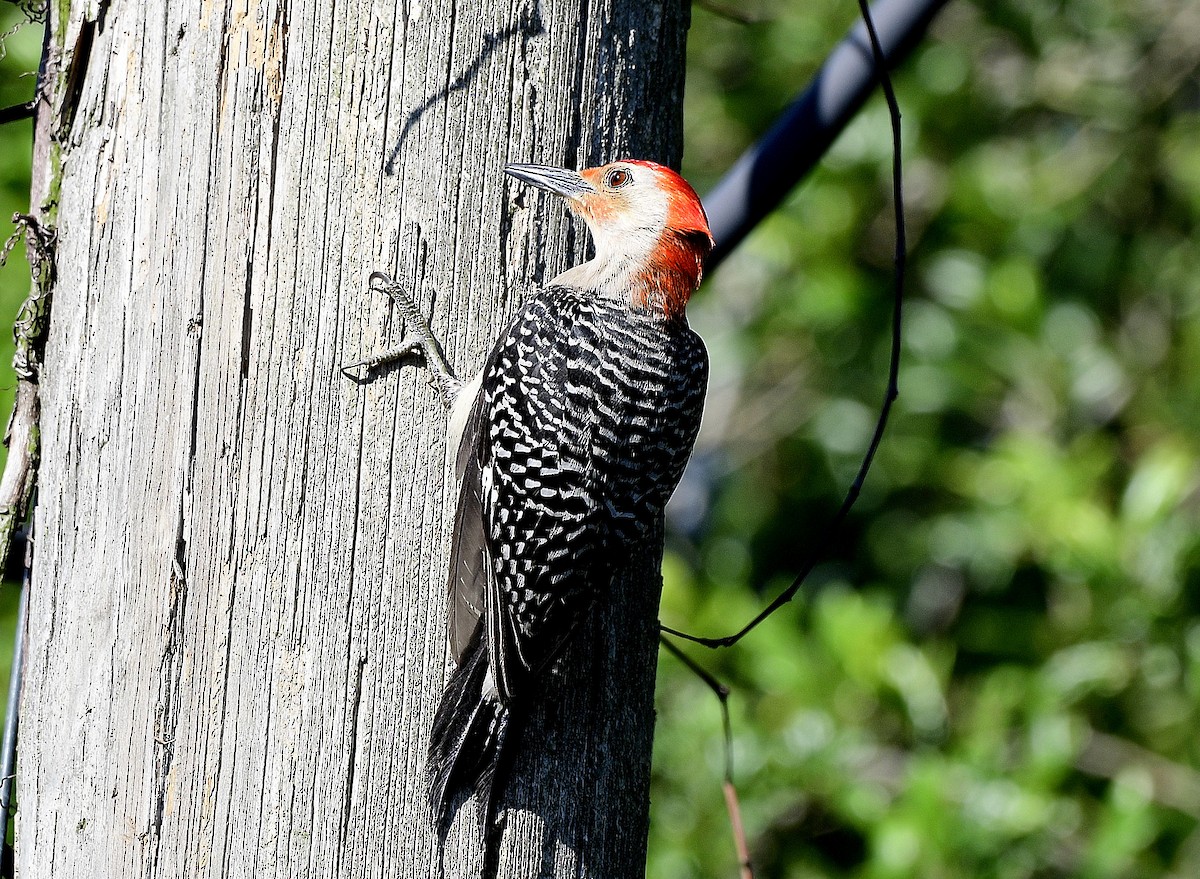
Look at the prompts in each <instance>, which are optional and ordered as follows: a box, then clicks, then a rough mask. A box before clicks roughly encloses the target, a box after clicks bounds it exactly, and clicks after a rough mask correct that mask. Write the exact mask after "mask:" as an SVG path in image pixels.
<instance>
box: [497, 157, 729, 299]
mask: <svg viewBox="0 0 1200 879" xmlns="http://www.w3.org/2000/svg"><path fill="white" fill-rule="evenodd" d="M504 170H505V172H506V173H508V174H510V175H512V176H513V177H516V178H517V179H518V180H521V181H524V182H525V183H529V184H532V185H533V186H536V187H538V188H539V189H544V190H546V191H547V192H553V193H555V194H556V195H560V196H562V197H563V198H565V199H566V200H567V204H568V206H569V207H570V208H571V210H572V211H573V212H574V213H576V214H578V215H579V216H581V217H582V218H583V219H584V222H586V223H587V225H588V228H589V229H590V230H591V233H592V239H593V241H594V242H595V244H596V256H595V258H593V259H592V260H590V261H588V262H586V263H584V264H583V265H581V266H576V267H575V268H574V269H571V270H570V271H568V272H566V273H565V274H564V275H562V276H560V277H559V278H558V279H556V281H557V282H560V283H572V284H575V285H577V286H580V287H590V288H593V289H596V290H598V291H599V292H602V293H606V294H616V295H628V297H629V303H630V305H631V307H633V308H643V309H644V308H649V309H657V310H661V311H662V312H663V313H664V314H666V315H668V316H672V317H674V316H682V314H683V311H684V307H685V306H686V305H687V301H688V299H689V298H690V297H691V295H692V293H693V292H695V290H696V288H697V287H699V286H700V279H701V277H702V275H703V272H704V260H705V259H706V258H707V257H708V254H709V252H710V251H711V250H712V247H713V238H712V234H711V233H710V232H709V230H708V218H707V217H706V216H705V215H704V208H703V206H702V205H701V204H700V198H699V196H697V195H696V191H695V190H694V189H692V187H691V186H690V185H688V182H687V181H686V180H684V179H683V178H682V177H680V176H679V175H678V174H676V173H675V172H674V171H672V170H671V169H670V168H668V167H666V166H665V165H659V164H657V163H655V162H645V161H641V160H637V159H622V160H620V161H617V162H612V163H610V164H607V165H601V166H600V167H598V168H585V169H584V170H582V171H571V170H568V169H565V168H553V167H547V166H544V165H508V166H507V167H505V169H504Z"/></svg>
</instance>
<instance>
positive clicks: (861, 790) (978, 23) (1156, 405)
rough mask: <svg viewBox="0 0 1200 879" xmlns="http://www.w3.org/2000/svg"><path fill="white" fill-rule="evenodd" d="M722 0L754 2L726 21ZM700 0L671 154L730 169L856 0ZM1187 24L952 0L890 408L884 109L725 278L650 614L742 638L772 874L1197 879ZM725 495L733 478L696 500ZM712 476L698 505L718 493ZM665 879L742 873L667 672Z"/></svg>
mask: <svg viewBox="0 0 1200 879" xmlns="http://www.w3.org/2000/svg"><path fill="white" fill-rule="evenodd" d="M731 8H734V7H733V6H732V5H731ZM736 8H737V10H738V13H739V14H746V13H748V15H749V17H751V18H754V19H756V20H755V21H754V22H753V23H749V24H746V23H738V22H735V21H731V20H729V19H728V18H724V17H721V16H719V15H715V14H713V12H712V11H711V8H705V7H701V6H699V5H694V6H693V19H692V31H691V35H690V48H689V69H688V80H687V82H688V96H687V105H686V106H687V110H686V125H687V139H686V153H685V174H687V176H689V178H690V179H691V180H693V181H694V182H695V183H696V185H697V188H698V189H699V190H700V191H705V190H706V189H708V188H709V187H710V186H711V184H712V183H713V182H715V180H716V179H717V178H718V176H719V175H720V173H721V172H722V171H723V170H724V169H725V168H727V167H728V166H729V164H730V163H731V162H732V160H733V159H734V158H735V157H736V155H737V154H738V153H739V152H740V151H741V150H742V149H743V148H744V147H745V146H746V145H747V144H748V143H749V142H751V141H752V140H753V138H754V137H755V136H756V135H757V134H758V133H759V132H761V131H762V130H764V129H765V128H766V127H767V126H768V125H769V124H770V122H771V120H772V119H773V118H774V117H775V115H776V114H777V113H778V112H779V111H780V110H781V109H782V108H783V107H784V106H785V104H786V103H787V101H788V100H790V98H791V97H792V96H793V94H794V93H795V92H796V91H798V89H799V88H800V87H801V86H802V85H803V84H804V83H805V82H806V81H807V80H808V78H809V77H810V76H811V75H812V73H813V72H814V69H815V67H816V65H818V64H819V62H820V60H821V59H822V58H823V56H824V55H825V53H826V52H827V51H828V49H829V47H830V46H832V45H833V44H834V42H835V41H836V40H837V39H838V38H839V37H840V36H841V35H842V34H843V33H844V32H845V30H846V29H847V28H848V27H849V26H850V24H851V23H852V22H853V21H854V19H855V16H856V12H857V10H856V4H854V3H848V2H845V0H836V2H834V0H812V2H807V3H803V4H800V3H796V4H787V3H783V2H775V0H761V2H759V3H757V4H755V5H751V6H749V7H747V6H745V5H742V6H737V7H736ZM1198 63H1200V7H1197V5H1196V4H1195V3H1194V0H1072V2H1070V3H1066V2H1052V0H995V2H987V3H983V2H979V3H971V2H962V0H953V2H951V3H950V4H949V6H948V7H947V8H946V9H945V10H944V11H943V13H942V15H941V17H940V18H939V19H938V21H937V22H936V23H935V26H934V28H933V32H932V34H931V35H930V37H929V39H927V40H926V41H925V42H924V43H923V44H922V46H921V47H920V49H919V50H918V51H917V52H916V54H915V56H914V57H913V58H912V59H910V61H909V62H908V63H907V64H906V65H905V66H904V68H903V69H902V70H901V71H900V72H899V73H898V75H897V80H896V86H897V91H898V93H899V98H900V102H901V105H902V111H903V114H904V158H905V163H906V196H907V209H908V218H909V224H910V226H909V236H910V245H911V248H910V249H911V253H912V262H911V277H910V287H909V291H910V292H909V296H908V300H907V313H906V327H905V341H904V349H903V367H902V372H901V376H900V384H901V396H900V399H899V401H898V403H897V406H896V409H895V411H894V414H893V418H892V423H891V427H890V429H889V432H888V435H887V438H886V440H885V442H884V445H883V448H882V450H881V452H880V455H879V458H878V462H877V464H876V466H875V468H874V470H873V471H872V473H871V476H870V479H869V481H868V483H867V486H866V490H865V492H864V494H863V497H862V500H861V501H860V502H859V504H858V506H857V507H856V509H855V512H854V513H853V515H852V516H851V520H850V523H849V526H848V527H847V529H846V530H845V533H844V534H843V535H842V536H841V537H840V538H838V539H837V540H836V541H834V543H833V544H832V545H828V546H818V545H817V543H816V542H817V541H818V540H820V539H821V535H822V532H823V524H824V523H825V522H827V521H828V520H829V518H830V517H831V515H832V514H833V511H834V510H835V509H836V508H837V505H838V504H839V503H840V501H841V498H842V496H843V495H844V493H845V490H846V488H847V487H848V485H849V484H850V482H851V481H852V478H853V473H854V470H855V467H856V466H857V463H858V461H859V458H860V456H861V454H862V451H863V449H864V448H865V445H866V442H867V439H868V436H869V432H870V429H871V427H872V422H873V418H874V414H875V411H876V410H877V409H878V406H879V403H880V399H881V397H882V393H883V388H884V381H885V375H886V360H887V345H888V338H887V321H888V317H889V304H890V302H889V296H890V279H889V272H890V265H891V248H892V242H893V238H892V236H893V231H894V230H893V227H892V223H891V217H890V210H891V207H890V200H889V186H890V183H889V172H890V166H889V158H890V142H889V138H890V131H889V128H888V121H887V115H886V107H885V106H884V104H883V103H882V100H877V101H875V102H873V103H871V104H870V105H869V107H868V108H867V110H866V112H865V113H863V114H862V116H861V117H860V118H859V119H858V120H857V121H856V122H855V123H854V124H853V125H852V127H851V128H850V129H849V130H848V131H847V132H846V133H845V135H844V136H843V137H842V138H841V139H840V140H839V141H838V142H837V144H836V146H835V147H834V149H833V151H832V153H831V154H830V155H829V156H828V158H827V160H826V161H825V162H824V163H823V165H822V167H821V169H820V170H819V171H818V172H817V173H816V174H814V175H813V177H812V178H811V179H810V180H809V181H808V182H807V183H806V184H805V185H804V186H802V187H801V188H800V189H798V190H797V191H796V192H794V193H793V194H792V195H791V196H789V198H788V201H787V205H786V208H785V209H784V210H782V211H780V212H779V213H778V214H776V215H775V216H773V217H772V218H771V219H770V220H769V221H768V222H767V223H766V224H765V225H764V226H763V227H762V228H761V229H759V230H758V231H757V232H756V233H755V234H754V235H753V237H752V238H751V239H749V240H748V241H747V242H746V244H745V246H744V247H742V248H741V249H740V251H739V252H738V253H737V254H736V255H734V256H733V257H731V258H730V259H729V261H728V262H727V263H726V264H725V265H724V266H723V267H721V268H720V270H719V271H717V272H716V273H715V274H714V276H713V277H712V278H711V279H710V280H709V281H708V282H707V284H706V286H705V287H704V288H703V290H702V292H701V294H699V296H698V297H697V300H696V302H695V305H694V307H693V309H692V314H693V322H694V323H695V324H696V325H697V326H698V328H699V329H700V331H701V333H702V334H703V335H704V336H705V338H706V340H707V341H708V343H709V347H710V350H711V351H712V354H713V360H714V368H713V374H714V379H713V387H712V392H711V396H710V403H709V409H708V412H707V416H706V425H705V434H704V437H703V439H702V449H701V452H700V454H699V457H698V460H697V463H698V464H699V465H700V466H699V467H698V468H696V470H698V471H700V472H699V474H697V473H696V472H695V471H694V472H693V474H691V477H692V478H693V482H694V483H698V484H693V485H689V486H685V489H684V490H685V492H686V494H685V497H686V500H687V501H688V503H687V504H686V505H683V506H685V507H686V510H687V516H686V517H685V516H684V515H680V516H679V517H678V518H679V519H680V520H684V519H688V518H689V517H692V516H694V515H695V510H696V501H697V500H698V499H701V500H703V499H705V498H707V507H706V512H705V513H704V515H703V517H702V519H701V520H700V521H698V522H693V521H684V524H685V525H686V526H688V527H689V529H690V532H689V533H690V540H688V539H680V540H678V541H677V542H675V543H674V544H673V546H672V551H671V552H670V553H669V557H668V561H667V566H666V593H665V596H664V605H663V612H662V617H663V620H664V622H665V623H667V624H668V625H672V626H676V627H678V628H682V629H684V630H687V631H690V632H693V633H698V634H707V635H721V634H727V633H729V632H731V631H732V630H734V629H736V628H737V627H739V626H740V625H741V624H742V623H743V622H745V621H747V620H748V619H749V618H750V617H752V616H753V614H754V612H755V611H756V610H757V609H758V608H759V607H761V606H762V605H763V603H764V602H765V600H766V599H768V598H770V597H773V596H774V595H775V594H776V593H777V592H778V591H779V590H781V589H782V588H783V587H784V586H785V585H786V584H787V583H788V582H789V581H790V579H791V576H792V575H793V574H794V572H795V571H796V570H797V569H798V568H799V566H800V564H801V563H802V561H803V560H804V558H805V557H806V554H807V553H808V552H810V551H813V550H819V551H820V552H821V556H822V558H823V559H824V560H825V561H824V562H823V563H822V565H821V566H820V567H819V568H818V570H817V571H816V572H815V574H814V576H813V577H812V578H811V580H810V588H808V589H807V590H806V591H805V592H804V593H802V598H801V599H799V600H797V602H796V603H795V604H793V605H791V606H789V607H788V608H786V609H784V610H782V611H781V612H779V613H778V614H777V615H776V616H775V617H774V618H773V619H772V620H770V621H769V622H767V623H766V624H764V625H763V626H762V627H761V628H760V629H758V630H757V631H756V632H755V633H754V634H753V635H751V636H750V637H749V638H747V639H746V640H745V641H743V642H742V644H741V645H739V646H738V647H736V648H734V649H733V650H729V651H724V652H721V653H718V654H712V653H709V652H707V651H704V650H702V649H699V648H690V649H689V652H690V653H691V654H692V655H693V656H695V657H696V658H697V659H699V660H701V661H703V662H704V663H706V664H707V666H708V667H710V668H711V669H713V670H714V672H716V673H717V674H718V676H719V677H720V678H721V679H722V680H724V681H725V682H726V683H727V684H729V685H730V686H731V687H732V688H733V690H734V695H733V697H732V700H731V704H732V708H733V715H734V745H735V747H734V752H735V761H736V774H737V779H738V782H739V786H740V790H741V797H742V804H743V809H744V812H745V818H746V823H747V832H748V835H749V837H750V841H751V846H752V849H753V854H754V856H755V861H756V866H757V868H758V875H759V876H761V877H785V876H786V877H810V876H811V877H835V876H837V877H840V876H847V877H849V876H854V877H924V879H937V877H962V879H977V877H998V879H999V877H1004V879H1009V877H1013V879H1015V877H1055V876H1085V877H1110V876H1111V877H1118V876H1138V877H1150V876H1176V877H1195V876H1200V833H1198V832H1197V817H1198V816H1200V774H1198V773H1197V770H1196V766H1197V757H1198V755H1200V734H1198V720H1200V718H1198V707H1200V706H1198V697H1200V622H1198V621H1197V618H1196V611H1197V607H1198V605H1200V536H1198V534H1200V531H1198V528H1197V525H1198V520H1200V493H1198V486H1200V468H1198V466H1197V445H1198V440H1200V369H1198V368H1197V367H1198V366H1200V319H1198V318H1200V314H1198V311H1200V248H1198V246H1197V242H1196V228H1195V226H1196V217H1197V214H1198V211H1200V82H1198V80H1197V76H1196V69H1197V64H1198ZM706 480H707V481H708V482H709V483H710V484H708V485H706V484H705V482H706ZM706 492H707V493H706ZM660 670H661V678H660V682H661V683H660V695H659V706H660V717H659V727H658V738H657V742H656V753H655V763H654V767H655V787H654V811H653V821H652V830H651V833H652V856H651V864H650V871H649V875H651V876H663V877H715V876H734V875H736V865H735V858H734V854H733V848H732V842H731V834H730V831H729V827H728V820H727V818H726V816H725V812H724V808H723V804H722V798H721V791H720V786H719V785H720V777H721V764H722V758H721V733H720V722H719V714H718V709H717V704H716V700H715V699H714V698H713V697H712V695H711V694H710V693H709V692H708V691H707V690H706V689H705V688H704V687H703V685H701V684H700V683H699V682H698V681H696V680H694V679H693V678H692V677H691V676H690V674H689V673H688V672H686V671H685V670H684V669H682V667H681V666H680V665H679V664H678V663H677V662H675V661H674V660H673V659H671V658H670V657H669V656H667V655H666V654H664V655H663V658H662V660H661V663H660Z"/></svg>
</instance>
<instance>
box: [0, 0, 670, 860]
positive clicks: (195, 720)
mask: <svg viewBox="0 0 1200 879" xmlns="http://www.w3.org/2000/svg"><path fill="white" fill-rule="evenodd" d="M686 14H687V13H686V4H683V3H679V2H677V0H661V2H657V0H584V2H583V3H582V4H573V3H544V2H540V0H514V2H512V3H509V4H461V5H460V4H457V3H453V2H452V3H450V4H437V3H426V2H418V0H409V2H403V0H402V2H389V3H380V2H378V0H374V2H367V0H347V2H338V3H335V4H329V3H317V2H304V0H261V2H250V0H229V2H228V3H214V2H204V3H184V2H182V0H165V2H162V3H148V4H133V3H109V2H107V0H67V2H61V3H52V4H50V21H49V29H50V30H49V33H50V48H49V54H48V56H47V57H48V59H49V67H48V79H47V84H48V90H49V94H48V102H47V103H45V104H44V105H41V106H39V108H38V112H39V114H49V116H48V117H47V116H45V115H42V116H41V118H40V120H39V122H40V124H39V131H40V130H43V129H44V130H46V131H47V132H48V133H49V136H50V137H49V139H48V140H46V141H44V143H43V146H44V149H43V150H42V151H41V152H35V155H37V156H39V158H38V161H40V162H43V163H44V165H43V166H42V167H40V168H35V172H34V173H35V179H44V180H45V181H47V182H46V185H45V187H44V188H43V190H42V196H39V198H38V203H39V204H40V205H41V206H42V207H44V208H45V213H44V215H43V216H44V218H46V219H48V220H49V221H51V222H52V223H53V225H54V226H55V227H56V230H57V240H56V244H55V251H54V259H55V268H56V275H55V277H56V282H55V283H54V287H53V291H52V292H53V313H52V316H51V322H50V329H49V338H48V343H47V348H46V354H45V361H46V362H45V368H44V370H43V373H42V376H41V394H42V400H41V402H42V418H41V429H40V433H41V439H42V448H41V471H40V475H39V481H38V494H37V509H36V515H37V535H36V536H37V540H36V545H35V553H34V575H33V583H32V588H31V592H30V607H29V623H28V638H27V666H26V669H27V671H26V674H27V677H26V681H25V685H24V693H23V699H22V706H21V712H22V713H21V726H20V735H21V742H20V751H19V764H18V802H19V804H20V806H19V812H18V818H17V842H16V858H17V869H18V874H19V875H22V876H25V877H42V876H45V877H51V876H85V875H86V876H89V877H94V879H109V877H112V879H116V877H120V879H128V877H164V879H176V877H184V876H186V877H204V876H220V877H226V876H228V877H243V876H245V877H250V876H253V877H256V879H257V877H263V876H279V877H288V879H293V877H309V876H312V877H327V876H328V877H355V879H358V877H364V876H366V877H404V879H409V877H414V876H436V875H439V872H438V869H437V865H436V864H435V863H434V861H435V859H436V844H435V838H434V835H433V832H432V828H431V827H430V822H429V818H428V815H427V814H426V806H425V803H424V791H425V785H424V778H423V771H422V770H423V764H424V753H425V748H426V744H427V737H428V732H429V725H430V722H431V717H432V712H433V707H434V705H435V704H436V700H437V696H438V693H439V691H440V690H441V686H442V683H443V681H444V675H445V673H446V670H447V651H446V644H445V635H444V613H445V594H444V582H445V570H446V563H447V550H448V547H449V541H448V534H449V526H450V521H451V519H452V518H453V509H454V505H453V486H452V484H451V480H450V479H449V478H448V473H449V469H450V468H449V460H448V454H447V450H446V448H445V443H444V424H445V416H444V413H443V412H442V410H441V405H440V403H439V402H438V401H437V399H436V398H435V395H434V393H433V391H432V390H431V389H430V388H428V387H427V386H426V384H425V382H424V379H423V378H422V377H421V376H420V375H419V373H418V372H417V371H416V370H410V369H400V368H392V369H385V370H383V371H382V372H381V373H380V374H378V375H377V376H376V377H375V378H374V379H373V380H371V381H367V382H362V383H355V382H354V381H351V380H348V379H347V378H346V377H344V376H343V375H342V374H341V373H340V372H339V369H338V367H339V365H340V364H342V363H344V362H347V361H350V360H354V359H357V357H358V355H359V354H361V353H363V352H370V351H373V350H378V349H380V348H384V347H387V345H388V344H389V343H394V342H396V341H398V340H399V339H400V338H401V335H402V332H403V327H402V326H400V325H399V321H398V318H397V317H396V316H395V315H393V314H392V313H391V312H390V311H389V308H388V305H387V303H386V302H385V301H383V299H382V298H381V297H378V296H376V295H374V294H372V293H371V292H370V291H369V290H368V289H367V283H366V282H367V277H368V275H369V273H370V272H371V271H374V270H387V271H389V272H391V273H393V274H395V275H396V276H397V277H398V278H399V279H400V280H401V281H402V282H403V283H406V284H407V285H408V287H409V289H411V290H412V291H413V293H414V297H415V298H416V300H417V301H418V303H420V304H421V306H422V307H423V309H424V310H425V311H426V312H427V313H430V314H432V321H433V325H434V328H435V329H436V330H437V331H438V332H439V335H441V336H442V337H443V338H445V339H446V340H447V353H448V355H449V357H450V358H451V360H452V361H453V362H454V363H455V364H456V365H457V366H458V368H459V370H460V372H462V373H466V374H469V373H470V372H471V371H472V370H473V369H474V368H476V367H477V366H478V365H479V363H480V362H481V360H482V359H483V357H484V356H485V355H486V353H487V350H488V347H489V346H490V344H491V343H492V341H493V340H494V338H495V336H496V334H497V333H498V331H499V328H500V327H501V326H502V325H503V323H504V321H505V319H506V318H507V317H508V316H509V315H510V314H511V313H512V312H513V310H514V308H515V307H516V305H517V304H518V303H519V301H520V300H521V298H522V297H523V295H524V293H525V291H526V290H527V289H529V288H531V287H532V286H533V285H534V284H537V283H538V282H540V281H542V280H544V279H548V278H549V277H551V276H553V275H554V274H555V273H557V272H558V271H560V270H561V269H563V268H565V267H566V265H567V264H568V261H569V260H573V259H578V258H580V257H581V256H582V250H583V241H584V237H585V236H584V235H583V233H582V230H581V229H580V228H579V227H578V226H577V225H575V224H574V223H573V222H572V221H571V220H569V219H568V218H567V216H566V213H565V211H564V209H563V208H562V207H561V206H560V205H558V204H556V203H554V202H553V201H552V200H549V199H545V198H539V197H536V196H533V195H531V194H530V193H529V192H527V191H522V190H521V189H520V188H519V187H517V186H514V185H512V184H510V183H508V182H507V181H506V179H505V177H504V175H503V174H502V173H501V168H502V166H503V165H504V164H505V163H506V162H509V161H526V162H528V161H534V162H544V163H555V164H565V165H575V166H579V165H585V164H597V163H599V162H602V161H606V160H609V159H612V158H616V157H622V156H637V157H641V158H648V159H656V160H659V161H663V162H666V163H669V164H675V165H677V164H678V159H679V157H680V149H681V106H680V102H681V94H682V83H683V49H684V36H685V28H686ZM37 207H38V205H35V208H37ZM564 242H566V244H564ZM660 552H661V539H660V540H659V541H658V543H657V546H654V547H652V549H651V551H649V552H647V553H646V554H645V555H643V556H640V557H638V558H634V559H631V560H630V562H629V565H628V567H627V568H626V569H625V570H624V572H623V573H622V575H621V576H620V577H618V579H617V582H616V585H615V586H614V588H615V589H617V590H618V591H619V593H620V594H619V598H618V600H616V601H615V602H614V604H615V606H621V607H623V609H624V613H623V614H622V616H623V620H622V621H621V626H622V633H623V634H622V637H621V639H620V640H619V641H618V640H617V639H614V638H613V637H611V636H610V635H609V634H608V633H609V632H610V631H611V629H612V627H614V626H615V625H617V621H615V620H614V619H612V618H610V617H611V614H609V613H600V614H598V615H597V618H596V619H595V620H594V621H593V622H592V623H591V624H590V628H589V629H588V630H587V631H586V632H585V633H584V634H583V635H582V636H581V637H580V639H579V640H580V641H581V645H582V646H581V647H580V648H579V649H576V650H573V651H572V652H571V654H570V655H569V656H568V657H567V658H566V662H565V668H564V670H563V672H562V674H563V676H564V678H566V679H567V680H570V681H579V680H587V681H588V682H589V684H588V686H587V687H578V686H574V687H564V688H563V692H562V694H561V696H560V698H558V699H557V700H550V701H549V702H548V703H547V704H548V705H549V706H550V707H548V708H545V709H544V710H542V711H541V712H540V713H539V714H537V715H536V716H535V717H534V718H532V720H531V727H532V728H531V729H530V730H527V736H526V744H525V745H524V746H523V748H522V756H521V758H520V759H519V760H518V762H517V764H516V765H515V766H514V767H513V769H512V782H511V784H510V786H509V791H508V793H507V795H506V797H505V799H504V800H503V801H502V805H503V806H504V807H505V808H506V816H507V820H506V825H505V830H504V842H503V846H502V849H501V860H500V868H501V869H500V875H501V876H502V877H518V876H519V877H531V876H543V877H546V876H566V875H570V876H584V877H613V876H621V877H627V876H636V875H641V873H642V871H643V870H644V865H645V844H646V826H647V814H648V793H647V792H648V785H649V765H650V745H651V739H652V726H653V707H652V697H653V681H654V667H655V652H656V643H657V642H656V618H657V606H658V592H659V586H660V575H659V569H658V566H659V555H660ZM631 608H632V609H633V610H634V612H633V615H632V617H628V616H626V614H628V613H629V610H630V609H631ZM617 681H619V686H617V685H616V682H617ZM529 742H536V743H538V744H537V745H534V746H531V745H530V744H529ZM448 843H449V844H448V850H447V857H446V863H445V872H444V875H446V876H447V877H451V879H453V877H457V876H468V875H473V871H474V870H475V869H476V868H477V865H476V864H475V862H474V860H473V859H474V858H476V857H477V845H478V831H477V827H476V825H475V819H474V810H472V809H470V808H468V809H464V810H463V812H462V813H461V815H460V819H459V821H458V824H457V825H456V827H455V829H454V831H453V832H452V834H451V836H450V839H449V841H448Z"/></svg>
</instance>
